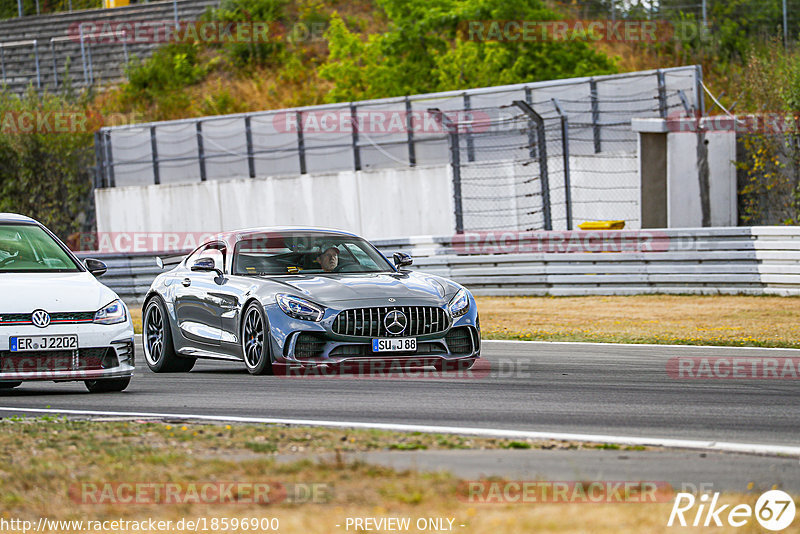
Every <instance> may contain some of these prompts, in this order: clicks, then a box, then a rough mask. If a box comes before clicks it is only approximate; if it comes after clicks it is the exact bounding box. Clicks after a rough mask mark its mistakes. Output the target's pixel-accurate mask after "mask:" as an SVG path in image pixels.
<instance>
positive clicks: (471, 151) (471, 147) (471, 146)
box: [464, 93, 475, 161]
mask: <svg viewBox="0 0 800 534" xmlns="http://www.w3.org/2000/svg"><path fill="white" fill-rule="evenodd" d="M471 109H472V108H471V106H470V101H469V94H467V93H464V111H466V112H467V113H466V117H465V119H466V121H465V122H466V123H467V128H466V130H465V133H464V137H465V138H466V140H467V161H475V143H474V142H473V141H472V135H471V133H470V132H471V131H472V114H471V113H470V110H471Z"/></svg>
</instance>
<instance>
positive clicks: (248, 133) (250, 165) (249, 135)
mask: <svg viewBox="0 0 800 534" xmlns="http://www.w3.org/2000/svg"><path fill="white" fill-rule="evenodd" d="M244 135H245V139H246V141H247V170H248V172H249V173H250V178H255V177H256V161H255V159H254V158H253V130H252V129H251V128H250V115H246V116H245V118H244Z"/></svg>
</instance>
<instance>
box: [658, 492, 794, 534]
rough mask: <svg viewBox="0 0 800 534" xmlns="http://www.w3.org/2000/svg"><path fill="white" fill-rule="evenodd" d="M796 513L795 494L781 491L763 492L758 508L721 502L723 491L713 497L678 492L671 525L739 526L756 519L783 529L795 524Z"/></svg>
mask: <svg viewBox="0 0 800 534" xmlns="http://www.w3.org/2000/svg"><path fill="white" fill-rule="evenodd" d="M709 499H711V502H709ZM794 515H795V505H794V501H793V500H792V497H791V496H790V495H789V494H788V493H786V492H784V491H781V490H770V491H767V492H765V493H763V494H762V495H761V496H760V497H759V498H758V500H757V501H756V505H755V507H751V506H750V505H749V504H737V505H731V504H720V503H719V493H714V495H713V496H711V497H709V495H708V494H707V493H705V494H703V495H701V496H700V498H696V497H695V496H694V495H693V494H691V493H678V494H677V495H676V496H675V504H673V505H672V512H670V514H669V521H668V522H667V526H668V527H671V526H677V525H680V526H682V527H686V526H693V527H699V526H703V527H709V526H717V527H721V526H724V525H725V524H727V525H729V526H732V527H737V528H738V527H743V526H745V525H747V524H748V523H750V522H751V521H752V520H753V518H755V520H756V521H758V524H759V525H761V527H762V528H765V529H767V530H772V531H779V530H783V529H785V528H787V527H788V526H789V525H791V524H792V521H794Z"/></svg>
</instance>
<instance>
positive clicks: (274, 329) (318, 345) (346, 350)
mask: <svg viewBox="0 0 800 534" xmlns="http://www.w3.org/2000/svg"><path fill="white" fill-rule="evenodd" d="M470 304H471V306H470V309H469V311H468V312H467V313H466V314H465V315H463V316H461V317H457V318H454V319H453V318H451V319H450V324H449V326H448V327H447V328H446V329H445V330H443V331H440V332H436V333H433V334H424V335H418V336H413V337H415V338H416V339H417V350H416V351H413V352H373V351H372V339H373V337H369V336H345V335H340V334H336V333H334V331H333V329H332V325H333V323H334V320H335V318H336V316H337V315H338V314H339V313H341V312H342V311H344V309H352V308H344V309H330V308H328V309H327V310H326V313H325V316H324V317H323V319H322V320H321V321H319V322H312V321H303V320H298V319H293V318H290V317H288V316H287V315H286V314H284V313H283V312H282V311H281V310H280V309H279V308H278V307H277V306H274V307H270V306H267V307H266V308H265V311H266V312H267V316H268V319H269V324H270V329H271V334H272V335H271V336H270V337H271V340H272V343H273V346H272V354H273V359H274V365H277V366H279V367H283V366H285V367H288V368H301V367H305V368H314V367H358V368H363V367H368V368H370V369H373V370H375V369H379V368H380V367H381V366H382V365H385V366H389V367H393V368H396V367H404V368H405V367H423V366H438V365H442V364H445V365H457V364H458V363H459V362H462V363H463V364H465V365H468V364H471V363H472V362H474V361H475V360H476V359H478V358H480V351H481V346H480V324H479V322H478V312H477V309H476V306H475V303H474V300H471V303H470ZM401 305H405V306H409V305H418V303H414V302H398V303H397V306H398V307H399V306H401ZM380 337H385V336H380ZM399 337H403V336H399Z"/></svg>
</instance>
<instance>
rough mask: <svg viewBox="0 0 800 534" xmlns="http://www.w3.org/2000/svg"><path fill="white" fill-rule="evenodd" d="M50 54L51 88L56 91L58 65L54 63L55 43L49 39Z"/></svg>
mask: <svg viewBox="0 0 800 534" xmlns="http://www.w3.org/2000/svg"><path fill="white" fill-rule="evenodd" d="M50 54H51V55H52V56H53V88H54V89H55V90H56V91H57V90H58V64H57V62H56V42H55V40H54V39H53V38H51V39H50Z"/></svg>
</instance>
